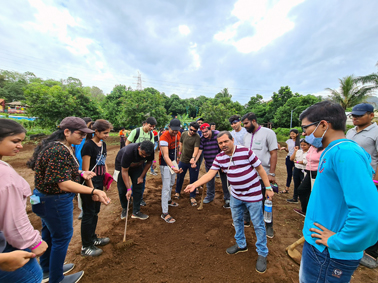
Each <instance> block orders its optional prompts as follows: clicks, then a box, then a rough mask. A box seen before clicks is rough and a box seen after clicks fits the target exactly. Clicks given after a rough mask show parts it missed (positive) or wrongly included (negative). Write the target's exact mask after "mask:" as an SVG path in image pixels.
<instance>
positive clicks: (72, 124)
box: [59, 117, 94, 134]
mask: <svg viewBox="0 0 378 283" xmlns="http://www.w3.org/2000/svg"><path fill="white" fill-rule="evenodd" d="M59 128H60V129H62V130H64V129H71V130H79V131H82V132H84V133H88V134H91V133H93V132H94V131H93V130H91V129H89V128H88V127H87V125H86V124H85V122H84V120H83V119H81V118H79V117H66V118H64V119H63V120H62V122H60V124H59Z"/></svg>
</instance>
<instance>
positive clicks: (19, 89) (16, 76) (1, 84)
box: [0, 70, 38, 102]
mask: <svg viewBox="0 0 378 283" xmlns="http://www.w3.org/2000/svg"><path fill="white" fill-rule="evenodd" d="M36 79H38V78H37V77H36V76H35V75H34V74H33V73H32V72H25V73H18V72H12V71H7V70H0V98H3V99H5V101H6V102H12V101H20V100H23V99H24V98H25V97H24V90H23V89H24V87H26V86H27V85H28V84H29V83H30V82H32V81H34V80H36Z"/></svg>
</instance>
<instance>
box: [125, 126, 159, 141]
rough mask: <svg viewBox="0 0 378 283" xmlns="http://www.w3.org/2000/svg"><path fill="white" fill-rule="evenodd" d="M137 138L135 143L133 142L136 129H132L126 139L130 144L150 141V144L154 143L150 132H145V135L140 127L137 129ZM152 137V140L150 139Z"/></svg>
mask: <svg viewBox="0 0 378 283" xmlns="http://www.w3.org/2000/svg"><path fill="white" fill-rule="evenodd" d="M139 129H140V130H139V137H138V139H137V140H136V141H134V138H135V135H136V131H137V129H134V130H132V131H131V133H130V135H129V137H128V138H127V139H128V141H129V142H131V143H140V142H143V141H151V142H152V143H154V135H153V134H152V133H151V132H149V131H148V132H147V133H145V132H144V131H143V127H140V128H139ZM151 136H152V138H151Z"/></svg>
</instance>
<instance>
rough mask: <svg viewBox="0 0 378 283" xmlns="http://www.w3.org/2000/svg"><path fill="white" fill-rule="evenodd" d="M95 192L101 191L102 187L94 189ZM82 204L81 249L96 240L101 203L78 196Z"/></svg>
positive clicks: (85, 196)
mask: <svg viewBox="0 0 378 283" xmlns="http://www.w3.org/2000/svg"><path fill="white" fill-rule="evenodd" d="M96 189H97V190H101V191H102V190H103V187H96ZM80 197H81V200H82V202H83V218H82V219H81V242H82V245H83V247H85V248H86V247H89V246H91V245H93V243H94V241H95V240H96V239H97V235H96V227H97V221H98V213H99V212H100V207H101V202H99V201H94V200H92V196H91V195H87V194H80Z"/></svg>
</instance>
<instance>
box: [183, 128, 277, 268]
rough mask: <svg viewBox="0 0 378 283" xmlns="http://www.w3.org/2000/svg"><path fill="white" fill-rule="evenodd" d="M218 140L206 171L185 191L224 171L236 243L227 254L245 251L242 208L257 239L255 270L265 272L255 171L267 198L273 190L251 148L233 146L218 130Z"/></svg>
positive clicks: (265, 250)
mask: <svg viewBox="0 0 378 283" xmlns="http://www.w3.org/2000/svg"><path fill="white" fill-rule="evenodd" d="M217 141H218V145H219V147H220V148H221V150H222V152H220V153H219V154H217V156H216V157H215V159H214V162H213V164H212V166H211V168H210V170H209V172H207V173H206V174H205V175H203V176H202V177H201V178H200V179H199V180H198V181H196V182H194V183H193V184H190V185H188V186H187V187H186V189H185V192H192V191H194V190H195V188H196V187H197V186H201V185H203V184H204V183H206V182H208V181H209V180H211V179H212V178H214V176H215V174H216V173H217V172H218V170H220V169H221V170H222V171H223V172H225V173H226V175H227V180H228V182H229V184H230V187H229V188H230V190H231V203H230V205H231V213H232V220H233V221H234V226H235V239H236V244H235V245H234V246H232V247H230V248H228V249H227V250H226V253H227V254H236V253H238V252H246V251H248V247H247V242H246V239H245V234H244V221H243V213H244V209H245V208H247V209H248V211H249V214H250V216H251V221H252V223H253V226H254V229H255V233H256V238H257V241H256V248H257V253H258V258H257V262H256V271H257V272H259V273H264V272H265V271H266V257H267V255H268V248H267V240H266V230H265V224H264V217H263V210H262V199H263V196H262V194H261V185H260V180H259V176H258V175H257V173H258V174H259V175H260V178H261V179H262V181H263V183H264V185H265V189H266V193H265V194H266V197H269V199H270V200H272V198H273V195H274V193H273V191H272V188H271V186H270V183H269V179H268V175H267V174H266V172H265V170H264V168H263V166H262V165H261V161H260V160H259V159H258V158H257V156H256V155H255V154H254V153H253V151H252V150H250V149H248V148H246V147H243V146H235V145H234V139H233V137H232V135H231V133H230V132H228V131H223V132H220V133H219V134H218V139H217Z"/></svg>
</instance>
